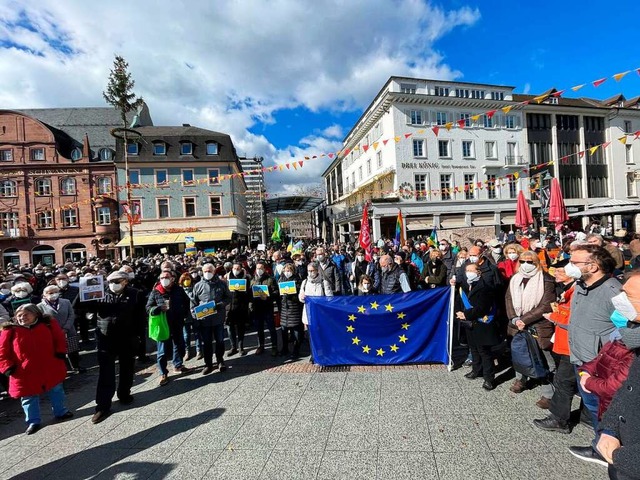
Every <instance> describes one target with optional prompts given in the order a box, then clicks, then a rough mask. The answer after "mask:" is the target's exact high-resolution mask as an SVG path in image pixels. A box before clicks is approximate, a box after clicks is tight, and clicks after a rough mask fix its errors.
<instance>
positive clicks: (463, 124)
mask: <svg viewBox="0 0 640 480" xmlns="http://www.w3.org/2000/svg"><path fill="white" fill-rule="evenodd" d="M456 123H457V124H458V127H460V128H464V127H465V123H466V120H465V119H464V118H461V119H460V120H458V121H457V122H456Z"/></svg>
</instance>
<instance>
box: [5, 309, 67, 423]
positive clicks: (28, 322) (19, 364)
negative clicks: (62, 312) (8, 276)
mask: <svg viewBox="0 0 640 480" xmlns="http://www.w3.org/2000/svg"><path fill="white" fill-rule="evenodd" d="M66 352H67V341H66V338H65V335H64V332H63V331H62V329H61V328H60V326H59V325H58V322H56V321H55V320H52V319H51V317H47V316H44V315H43V314H42V312H41V311H40V310H39V309H38V307H37V306H36V305H34V304H32V303H29V304H25V305H22V306H20V307H19V308H18V309H17V310H16V313H15V317H14V323H6V324H4V325H3V326H2V331H1V332H0V372H2V373H4V374H5V375H7V376H8V377H9V394H10V395H11V396H12V397H14V398H17V397H20V401H21V403H22V409H23V410H24V414H25V417H26V421H27V425H28V427H27V431H26V433H27V435H31V434H32V433H35V432H37V431H38V430H40V424H41V422H42V419H41V418H40V395H41V394H43V393H48V394H49V399H50V400H51V406H52V408H53V414H54V416H55V417H56V418H57V419H58V420H66V419H68V418H71V417H73V413H71V412H70V411H69V410H68V409H67V408H66V407H65V406H64V403H65V396H64V390H63V389H62V382H63V380H64V379H65V377H66V376H67V367H66V365H65V357H66Z"/></svg>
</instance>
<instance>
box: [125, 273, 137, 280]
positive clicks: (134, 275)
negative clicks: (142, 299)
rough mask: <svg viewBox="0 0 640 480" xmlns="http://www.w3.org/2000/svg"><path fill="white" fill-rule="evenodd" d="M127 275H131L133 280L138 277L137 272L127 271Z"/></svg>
mask: <svg viewBox="0 0 640 480" xmlns="http://www.w3.org/2000/svg"><path fill="white" fill-rule="evenodd" d="M127 275H129V280H133V279H134V278H136V274H135V273H134V272H129V273H127Z"/></svg>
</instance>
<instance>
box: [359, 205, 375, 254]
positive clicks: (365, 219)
mask: <svg viewBox="0 0 640 480" xmlns="http://www.w3.org/2000/svg"><path fill="white" fill-rule="evenodd" d="M358 245H360V246H361V247H362V248H363V249H364V258H365V260H366V261H367V262H370V261H371V258H372V255H371V247H372V244H371V232H370V231H369V203H365V205H364V209H363V210H362V220H361V221H360V235H358Z"/></svg>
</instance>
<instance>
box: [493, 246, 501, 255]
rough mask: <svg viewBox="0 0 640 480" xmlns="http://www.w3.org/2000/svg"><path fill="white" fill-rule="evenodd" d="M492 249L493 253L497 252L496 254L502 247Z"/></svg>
mask: <svg viewBox="0 0 640 480" xmlns="http://www.w3.org/2000/svg"><path fill="white" fill-rule="evenodd" d="M492 250H493V253H497V254H500V253H502V249H501V248H500V247H495V248H492Z"/></svg>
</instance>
